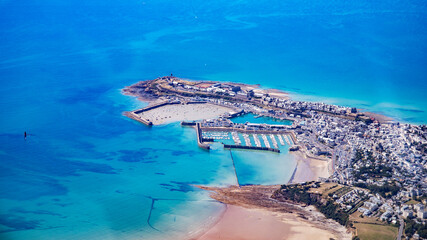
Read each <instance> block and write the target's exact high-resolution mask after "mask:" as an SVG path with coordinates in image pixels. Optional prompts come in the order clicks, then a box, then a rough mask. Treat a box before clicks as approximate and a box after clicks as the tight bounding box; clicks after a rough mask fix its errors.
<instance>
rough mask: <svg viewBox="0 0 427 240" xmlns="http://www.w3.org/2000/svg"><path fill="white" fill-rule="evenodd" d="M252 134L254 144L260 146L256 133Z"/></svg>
mask: <svg viewBox="0 0 427 240" xmlns="http://www.w3.org/2000/svg"><path fill="white" fill-rule="evenodd" d="M252 136H253V137H254V142H255V145H256V146H257V147H261V142H260V141H259V138H258V135H256V134H253V135H252Z"/></svg>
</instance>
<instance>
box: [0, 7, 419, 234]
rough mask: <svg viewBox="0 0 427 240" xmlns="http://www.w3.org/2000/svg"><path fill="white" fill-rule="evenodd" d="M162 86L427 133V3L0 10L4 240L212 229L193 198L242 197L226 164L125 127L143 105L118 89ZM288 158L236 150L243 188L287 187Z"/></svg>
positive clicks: (211, 206) (158, 130)
mask: <svg viewBox="0 0 427 240" xmlns="http://www.w3.org/2000/svg"><path fill="white" fill-rule="evenodd" d="M170 73H173V74H174V75H175V76H178V77H183V78H190V79H209V80H219V81H234V82H244V83H251V84H261V85H262V86H263V87H271V88H278V89H282V90H285V91H288V92H290V93H291V95H292V96H293V97H294V98H296V99H304V100H312V101H325V102H330V103H335V104H341V105H346V106H356V107H358V108H363V109H366V110H369V111H375V112H380V113H384V114H387V115H389V116H392V117H395V118H397V119H399V120H401V121H404V122H410V123H426V122H427V120H426V119H427V93H426V92H427V3H426V2H425V1H417V0H415V1H381V2H378V1H364V0H358V1H304V0H303V1H301V0H298V1H296V0H295V1H294V0H293V1H288V0H286V1H283V0H281V1H202V0H193V1H149V0H147V1H141V0H128V1H110V0H103V1H99V0H93V1H76V0H63V1H52V0H43V1H41V0H18V1H9V0H0V81H1V88H0V100H1V101H0V108H1V117H0V239H43V240H44V239H182V238H183V237H184V236H186V235H188V233H196V232H197V231H198V230H200V229H202V228H203V227H206V226H208V225H209V224H211V223H212V222H213V221H215V218H216V217H217V216H218V212H219V210H221V209H223V206H222V205H221V204H220V203H218V202H215V201H212V200H211V199H210V198H209V197H208V194H207V193H206V192H203V191H200V190H198V189H196V188H194V187H193V184H204V185H212V186H226V185H230V184H235V181H236V180H235V175H234V170H233V168H232V163H231V158H230V152H229V151H225V150H223V149H222V148H221V147H220V146H217V147H215V148H214V149H213V150H212V151H210V152H206V151H203V150H201V149H199V148H198V147H197V144H196V136H195V132H194V130H193V129H191V128H182V127H181V126H180V125H179V123H172V124H168V125H164V126H158V127H152V128H148V127H145V126H144V125H141V124H139V123H136V122H134V121H132V120H130V119H127V118H126V117H124V116H122V112H123V111H126V110H131V109H135V108H137V107H141V106H144V105H145V103H142V102H139V101H137V100H136V99H134V98H131V97H128V96H123V95H121V94H120V89H121V88H123V87H124V86H127V85H130V84H132V83H134V82H136V81H139V80H146V79H153V78H155V77H158V76H163V75H169V74H170ZM24 131H26V132H27V133H29V134H30V135H29V136H28V137H27V139H26V140H25V139H24V136H23V134H24ZM286 148H287V147H286ZM286 148H285V149H283V151H282V153H281V154H275V153H256V154H255V153H253V152H245V151H233V152H232V154H233V157H234V160H235V161H236V172H237V174H238V175H239V180H240V181H241V183H242V184H281V183H286V182H287V181H288V179H289V178H290V176H291V174H292V171H293V169H294V166H295V161H294V160H293V159H292V157H291V156H289V154H286Z"/></svg>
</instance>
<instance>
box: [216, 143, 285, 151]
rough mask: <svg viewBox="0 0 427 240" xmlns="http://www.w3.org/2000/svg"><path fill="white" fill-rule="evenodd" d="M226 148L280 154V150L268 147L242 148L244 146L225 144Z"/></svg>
mask: <svg viewBox="0 0 427 240" xmlns="http://www.w3.org/2000/svg"><path fill="white" fill-rule="evenodd" d="M224 148H237V149H249V150H264V151H271V152H276V153H280V150H279V149H275V148H268V147H254V146H242V145H228V144H224Z"/></svg>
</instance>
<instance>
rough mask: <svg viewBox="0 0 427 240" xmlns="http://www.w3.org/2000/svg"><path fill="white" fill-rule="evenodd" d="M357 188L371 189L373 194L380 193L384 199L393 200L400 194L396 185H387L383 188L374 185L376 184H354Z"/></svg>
mask: <svg viewBox="0 0 427 240" xmlns="http://www.w3.org/2000/svg"><path fill="white" fill-rule="evenodd" d="M354 186H356V187H360V188H366V189H369V190H370V191H371V192H372V193H378V194H379V195H381V196H382V197H384V198H391V197H392V196H394V195H396V194H397V193H398V192H399V189H400V188H399V187H398V186H396V184H389V183H386V184H384V185H382V186H378V185H374V184H369V185H368V184H366V183H356V184H354Z"/></svg>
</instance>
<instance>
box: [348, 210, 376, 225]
mask: <svg viewBox="0 0 427 240" xmlns="http://www.w3.org/2000/svg"><path fill="white" fill-rule="evenodd" d="M361 215H362V213H360V212H359V211H356V212H354V213H353V214H351V215H350V221H354V222H360V223H375V224H384V222H381V221H380V220H378V219H377V218H375V217H361Z"/></svg>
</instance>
